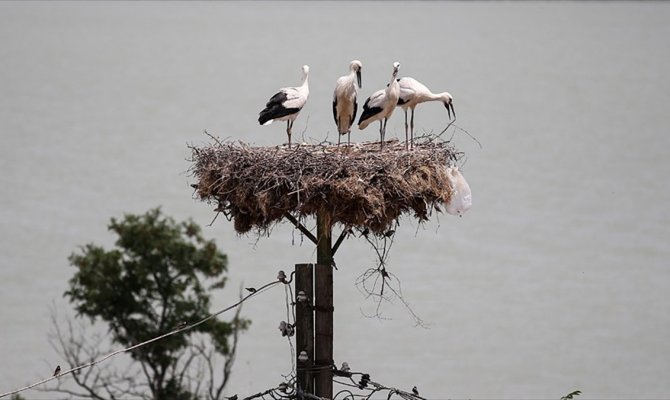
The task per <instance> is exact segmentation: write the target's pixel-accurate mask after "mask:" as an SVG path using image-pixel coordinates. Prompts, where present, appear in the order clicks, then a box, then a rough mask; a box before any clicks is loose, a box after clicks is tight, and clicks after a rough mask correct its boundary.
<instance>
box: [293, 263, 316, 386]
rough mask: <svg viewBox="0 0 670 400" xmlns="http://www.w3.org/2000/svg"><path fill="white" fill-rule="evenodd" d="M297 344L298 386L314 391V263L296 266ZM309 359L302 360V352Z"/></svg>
mask: <svg viewBox="0 0 670 400" xmlns="http://www.w3.org/2000/svg"><path fill="white" fill-rule="evenodd" d="M295 291H296V300H297V301H296V305H295V325H296V326H295V342H296V343H295V345H296V350H297V351H296V353H297V354H296V357H297V363H296V365H297V366H298V370H297V378H298V387H299V388H300V389H302V390H303V391H304V392H306V393H314V375H313V373H312V366H313V365H314V310H313V308H312V307H313V305H314V270H313V264H296V266H295ZM303 351H304V352H305V354H306V355H307V360H306V361H302V360H301V357H300V353H302V352H303Z"/></svg>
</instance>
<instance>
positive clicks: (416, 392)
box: [412, 386, 419, 396]
mask: <svg viewBox="0 0 670 400" xmlns="http://www.w3.org/2000/svg"><path fill="white" fill-rule="evenodd" d="M412 393H414V395H415V396H418V395H419V389H417V388H416V386H414V387H413V388H412Z"/></svg>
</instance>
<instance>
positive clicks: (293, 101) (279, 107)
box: [258, 65, 309, 149]
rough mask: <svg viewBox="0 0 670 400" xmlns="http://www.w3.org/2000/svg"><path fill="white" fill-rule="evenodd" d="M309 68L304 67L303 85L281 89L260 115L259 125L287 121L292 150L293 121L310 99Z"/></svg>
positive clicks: (289, 146) (287, 132)
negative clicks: (308, 98)
mask: <svg viewBox="0 0 670 400" xmlns="http://www.w3.org/2000/svg"><path fill="white" fill-rule="evenodd" d="M308 78H309V66H307V65H303V66H302V85H300V86H298V87H286V88H281V89H279V92H277V93H276V94H275V95H274V96H272V97H271V98H270V100H268V102H267V104H265V108H264V109H263V111H261V112H260V113H259V115H258V123H260V124H261V125H270V124H271V123H272V122H273V121H275V120H277V121H286V134H287V135H288V148H289V149H290V148H291V128H292V127H293V121H295V119H296V118H297V117H298V114H299V113H300V110H302V108H303V107H304V106H305V103H306V102H307V97H309V84H308Z"/></svg>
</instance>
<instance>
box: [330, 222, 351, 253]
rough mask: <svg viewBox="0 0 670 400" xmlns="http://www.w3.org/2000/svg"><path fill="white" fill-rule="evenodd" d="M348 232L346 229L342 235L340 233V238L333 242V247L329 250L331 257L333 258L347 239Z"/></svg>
mask: <svg viewBox="0 0 670 400" xmlns="http://www.w3.org/2000/svg"><path fill="white" fill-rule="evenodd" d="M348 232H349V229H348V228H347V229H345V230H343V231H342V233H340V237H338V238H337V240H336V241H335V245H334V246H333V249H332V250H331V254H332V256H333V257H335V253H337V249H339V248H340V245H341V244H342V242H343V241H344V239H346V238H347V235H348Z"/></svg>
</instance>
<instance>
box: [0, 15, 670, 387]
mask: <svg viewBox="0 0 670 400" xmlns="http://www.w3.org/2000/svg"><path fill="white" fill-rule="evenodd" d="M668 21H670V5H669V4H667V3H662V2H644V3H623V2H615V3H602V2H588V3H576V2H556V3H535V2H515V3H509V2H484V3H443V2H369V3H365V2H332V3H329V2H318V3H317V4H313V3H308V2H292V3H288V2H287V3H282V2H272V3H270V2H230V3H229V2H225V3H222V2H206V3H192V2H188V3H186V2H183V3H182V2H169V3H158V2H139V3H128V2H54V3H43V2H0V134H1V138H2V142H1V145H0V168H1V171H2V174H0V187H1V188H2V189H1V191H0V206H1V207H0V224H1V225H0V285H1V286H0V304H2V305H3V307H2V311H0V312H1V314H0V321H1V323H0V326H1V329H0V358H1V359H2V360H3V364H4V368H3V370H2V373H0V392H5V391H9V390H11V389H14V388H16V387H19V386H23V385H25V384H27V383H31V382H34V381H36V380H38V379H41V378H43V377H46V376H49V375H50V374H51V373H52V371H53V366H54V365H56V364H58V363H61V360H59V359H58V358H57V357H56V354H55V352H54V351H53V350H52V349H51V348H50V347H49V344H48V342H47V333H48V331H49V329H50V326H51V324H50V321H49V316H50V308H51V307H52V305H55V306H56V307H58V309H59V310H62V311H63V312H65V313H67V310H69V308H70V306H69V304H68V303H67V302H65V301H64V299H63V298H62V293H63V291H64V290H65V289H66V286H67V280H68V279H69V278H70V277H71V276H72V274H73V273H74V268H73V267H70V266H69V265H68V262H67V256H68V255H69V254H70V253H71V252H73V251H74V250H75V249H76V247H77V246H79V245H83V244H85V243H89V242H95V243H98V244H103V245H106V246H108V245H111V243H112V239H113V238H112V237H111V236H110V235H109V234H108V232H107V231H106V225H107V223H108V221H109V218H110V217H112V216H121V215H122V214H123V213H124V212H133V213H143V212H145V211H146V210H148V209H149V208H152V207H155V206H159V205H161V206H162V207H163V210H164V211H165V212H166V213H167V214H169V215H173V216H174V217H176V218H177V219H185V218H189V217H191V218H193V219H194V220H195V221H197V222H198V223H200V224H201V225H206V224H208V223H209V222H210V221H211V220H212V218H213V217H214V212H213V211H212V209H213V207H212V206H209V205H207V204H204V203H201V202H198V201H196V200H194V199H193V198H192V189H191V188H190V187H189V184H191V183H193V179H192V178H191V177H189V175H188V173H187V170H188V168H189V166H190V163H189V162H188V161H187V159H188V158H189V156H190V153H189V151H188V148H187V144H189V143H192V144H196V145H202V144H205V143H207V142H208V141H209V138H208V137H207V136H205V135H204V134H203V130H205V129H206V130H208V132H210V133H211V134H214V135H217V136H220V137H222V138H229V139H235V140H237V139H239V140H243V141H245V142H249V143H252V144H253V145H261V146H266V145H275V144H279V143H283V142H284V141H285V140H286V135H285V133H284V128H285V125H284V124H283V123H280V124H275V125H271V126H269V127H260V126H258V123H257V116H258V112H259V111H260V109H261V108H262V107H263V105H264V104H265V102H266V101H267V99H268V98H269V96H271V95H272V94H273V93H275V91H276V90H277V89H278V88H279V87H283V86H293V85H297V84H299V82H300V66H302V65H303V64H309V65H310V67H311V70H310V71H311V75H310V98H309V101H308V103H307V105H306V107H305V108H304V110H303V111H302V113H301V115H300V117H299V119H298V120H297V121H296V123H295V125H294V132H298V133H300V132H305V133H304V136H305V140H318V141H320V140H323V139H325V138H326V137H327V138H328V139H330V140H336V137H335V136H334V132H335V125H334V123H333V121H332V114H331V96H332V90H333V88H334V83H335V80H336V79H337V77H339V76H341V75H343V74H345V73H346V72H347V68H348V64H349V61H351V60H352V59H354V58H357V59H360V60H361V61H362V62H363V89H362V90H361V93H360V96H361V98H365V97H367V96H369V95H370V94H371V93H372V92H373V91H374V90H376V89H379V88H382V87H383V86H384V85H385V84H386V83H387V82H388V80H389V77H390V72H391V65H392V63H393V62H394V61H399V62H400V63H401V69H400V75H401V76H412V77H415V78H417V79H419V80H420V81H422V82H423V83H425V84H426V85H427V86H428V87H430V88H431V89H433V91H435V92H440V91H443V90H448V91H450V92H451V93H452V94H453V96H454V99H455V100H454V104H455V108H456V112H457V115H458V120H457V124H458V125H459V126H461V127H463V128H465V129H467V130H468V131H469V132H470V133H471V134H473V135H474V136H476V137H477V139H478V140H479V141H480V142H481V143H482V144H483V148H482V149H480V148H479V147H478V146H477V144H476V143H475V142H474V141H472V140H471V139H470V138H469V137H467V136H466V135H463V134H456V136H455V137H454V141H455V143H456V145H457V146H458V147H459V149H461V150H463V151H465V152H466V155H467V159H466V160H464V161H465V163H464V165H463V167H462V171H463V173H464V175H465V176H466V178H467V179H468V182H469V183H470V186H471V188H472V191H473V199H474V206H473V208H472V209H471V210H470V211H469V212H468V213H467V214H466V215H465V216H464V217H463V218H455V217H452V216H449V215H436V216H434V218H433V219H432V220H431V221H430V222H429V223H427V224H425V225H422V226H418V225H417V223H416V222H415V221H413V220H412V219H410V218H405V219H403V220H402V225H401V227H400V228H399V229H398V233H397V236H396V243H395V244H394V247H393V249H392V253H391V257H390V260H389V269H390V271H391V272H393V273H395V274H396V275H397V276H398V277H399V278H400V279H401V280H402V285H403V291H404V296H405V300H406V301H408V302H409V303H410V305H411V307H412V309H413V310H414V312H416V313H417V314H418V315H419V317H421V318H422V319H423V320H424V321H426V322H427V323H428V324H430V328H429V329H423V328H420V327H416V326H415V324H414V321H413V320H412V318H411V317H410V315H409V314H408V312H407V311H406V310H405V308H404V307H403V306H402V304H401V303H400V302H395V303H394V304H385V305H384V306H383V309H382V310H383V312H384V315H385V316H386V317H388V318H389V319H370V318H366V317H365V316H364V313H369V312H371V311H373V310H374V304H373V303H369V302H367V301H366V300H365V298H364V296H363V295H362V294H361V293H360V292H359V291H358V290H357V289H356V287H355V281H356V278H357V277H358V276H359V275H360V274H361V273H362V272H363V271H364V270H365V269H366V268H368V267H370V266H373V265H374V262H375V258H374V253H373V251H372V250H371V249H370V248H369V247H368V246H367V245H366V244H365V243H364V242H363V241H361V240H347V241H346V242H345V243H344V244H343V245H342V247H341V249H340V251H339V253H338V254H337V257H336V261H337V264H338V266H339V270H338V271H336V273H335V324H336V325H335V361H336V363H337V364H338V365H339V364H340V363H341V362H342V361H347V362H348V363H349V364H350V365H351V366H352V368H353V369H355V370H362V371H365V372H369V373H370V374H371V375H372V377H373V379H374V380H376V381H379V382H381V383H384V384H387V385H390V386H395V387H398V388H403V389H409V388H411V387H412V386H414V385H417V386H418V387H419V389H420V390H421V394H422V395H424V396H426V397H428V398H447V397H449V398H475V399H481V398H541V399H550V398H551V399H556V398H559V397H560V396H561V395H564V394H566V393H568V392H570V391H572V390H575V389H580V390H581V391H582V392H583V395H582V396H581V397H580V398H584V399H586V398H601V399H602V398H612V399H613V398H639V399H642V398H645V399H654V398H656V399H660V398H668V397H670V379H668V376H670V375H669V374H670V357H669V356H668V355H669V354H670V341H668V337H670V302H669V301H668V293H670V266H669V263H668V259H669V256H670V251H669V245H668V243H669V240H670V229H669V226H670V213H669V211H670V210H669V207H668V204H669V202H670V187H669V184H668V176H669V175H670V161H668V155H667V152H668V149H669V147H670V139H669V136H668V132H667V121H666V120H667V117H668V111H667V107H668V104H670V79H669V78H668V71H670V47H669V46H668V38H669V37H670V24H669V23H668ZM361 103H362V101H361ZM445 111H446V110H445V109H444V107H442V106H441V105H440V104H439V103H428V104H425V105H423V106H420V108H418V109H417V113H416V119H415V123H416V129H417V131H439V130H441V129H442V128H443V127H444V125H445V123H446V119H447V116H446V112H445ZM294 136H295V137H296V138H298V137H299V136H300V135H298V134H295V133H294ZM377 137H378V133H377V127H376V126H375V125H373V126H371V127H369V128H368V129H367V130H365V131H358V130H354V131H353V133H352V140H353V141H363V140H374V139H376V138H377ZM387 137H404V128H403V118H402V113H401V112H397V113H396V114H394V116H393V117H392V118H391V120H390V121H389V124H388V128H387ZM205 234H206V236H207V237H211V238H215V239H216V240H217V243H218V244H219V245H220V247H221V248H222V249H223V251H225V252H226V253H227V254H228V256H229V259H230V281H229V285H228V286H227V289H226V290H225V291H224V292H223V293H219V294H217V295H216V301H215V303H216V307H217V309H218V308H223V307H224V306H226V305H228V304H230V303H231V302H232V301H233V300H234V299H236V297H237V289H238V287H239V285H240V284H242V283H244V284H245V285H247V286H253V285H258V284H262V283H265V282H268V281H270V280H273V279H274V278H275V276H276V273H277V270H278V269H285V270H290V269H292V265H293V264H295V263H299V262H310V261H313V260H314V259H315V253H314V250H313V246H312V245H311V244H310V243H309V242H307V241H306V242H305V243H303V244H301V243H300V236H299V234H298V233H297V232H296V231H294V230H292V229H291V227H290V226H288V225H281V226H278V227H277V228H276V229H275V230H274V231H273V234H272V235H271V236H270V237H263V238H260V239H259V240H256V238H255V237H254V236H244V237H238V236H237V235H236V234H235V233H234V231H233V229H232V224H231V223H229V222H227V221H226V220H225V219H224V218H219V219H218V220H217V221H216V222H215V223H214V224H213V225H212V226H209V227H206V228H205ZM243 314H244V315H245V316H246V317H248V318H250V319H251V320H252V321H253V324H252V326H251V329H250V330H249V332H248V333H247V334H245V335H243V337H242V339H241V345H240V348H239V352H238V359H237V363H236V364H235V368H234V376H233V380H232V382H231V383H230V385H229V387H228V390H227V393H228V394H234V393H239V394H240V396H245V395H250V394H253V393H257V392H259V391H261V390H265V389H267V388H270V387H272V386H275V385H276V384H278V383H279V382H280V381H281V380H282V374H287V373H288V372H290V368H291V363H290V358H289V348H288V346H287V344H286V341H285V339H284V338H281V336H280V334H279V332H278V330H277V326H278V324H279V321H281V320H282V319H284V318H285V309H284V293H283V291H282V290H281V289H279V288H277V289H274V290H273V291H272V292H269V293H267V294H265V295H263V296H259V297H258V298H255V299H254V301H253V302H250V303H247V305H245V308H244V311H243ZM224 317H226V318H228V316H226V315H225V314H224ZM111 362H113V361H111ZM100 367H101V368H104V364H103V365H101V366H100ZM24 394H25V395H26V397H28V398H31V397H40V396H41V397H44V394H41V393H38V392H35V391H31V392H26V393H24Z"/></svg>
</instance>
